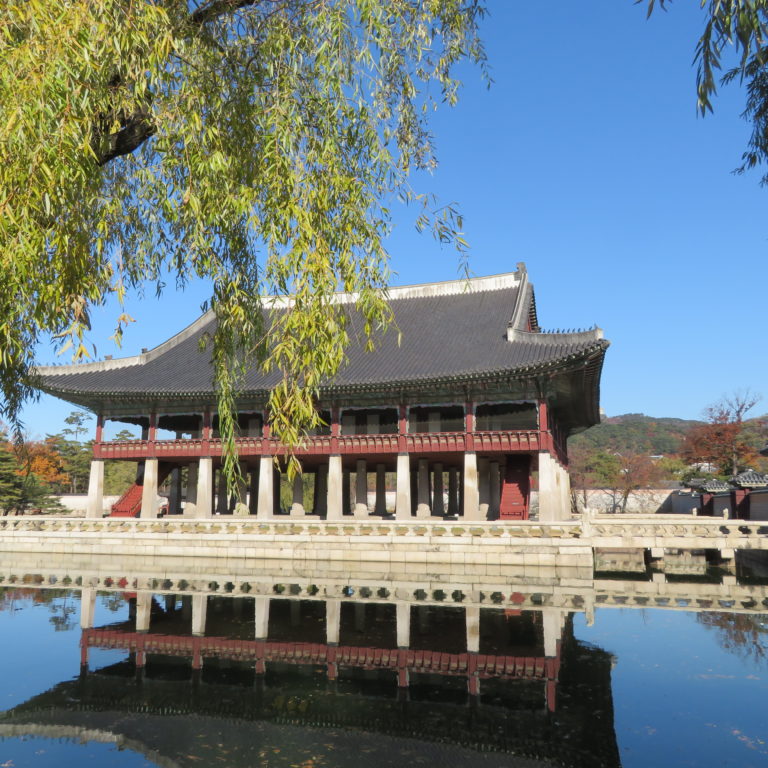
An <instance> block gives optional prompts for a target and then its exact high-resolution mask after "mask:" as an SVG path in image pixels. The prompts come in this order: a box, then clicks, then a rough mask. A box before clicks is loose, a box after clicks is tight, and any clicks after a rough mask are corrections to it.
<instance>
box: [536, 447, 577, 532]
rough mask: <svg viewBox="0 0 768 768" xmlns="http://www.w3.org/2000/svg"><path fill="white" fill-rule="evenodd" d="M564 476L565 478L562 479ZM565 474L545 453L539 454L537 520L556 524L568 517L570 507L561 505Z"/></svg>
mask: <svg viewBox="0 0 768 768" xmlns="http://www.w3.org/2000/svg"><path fill="white" fill-rule="evenodd" d="M563 475H565V477H563ZM566 478H567V473H566V472H565V471H564V470H563V469H562V467H560V466H559V465H558V463H557V462H556V461H555V459H554V458H553V457H552V456H551V455H550V454H549V453H548V452H547V451H541V452H540V453H539V520H541V521H542V522H556V521H558V520H567V519H568V518H569V517H570V506H566V505H564V503H563V486H564V483H565V481H566Z"/></svg>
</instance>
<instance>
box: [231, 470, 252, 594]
mask: <svg viewBox="0 0 768 768" xmlns="http://www.w3.org/2000/svg"><path fill="white" fill-rule="evenodd" d="M247 478H248V465H247V464H246V463H245V462H244V461H241V462H240V479H239V480H238V481H237V500H236V503H235V509H234V514H235V515H237V517H247V516H248V515H249V514H250V510H249V509H248V480H247ZM237 604H238V605H239V603H237Z"/></svg>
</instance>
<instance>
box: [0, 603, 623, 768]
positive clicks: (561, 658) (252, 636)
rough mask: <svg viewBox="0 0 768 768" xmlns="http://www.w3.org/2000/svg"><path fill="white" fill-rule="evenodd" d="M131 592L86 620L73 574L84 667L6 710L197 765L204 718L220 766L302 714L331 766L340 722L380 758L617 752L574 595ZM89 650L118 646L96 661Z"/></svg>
mask: <svg viewBox="0 0 768 768" xmlns="http://www.w3.org/2000/svg"><path fill="white" fill-rule="evenodd" d="M124 598H125V599H126V600H127V601H128V604H129V613H128V620H127V621H124V622H121V623H118V624H111V625H107V626H100V627H94V626H92V624H93V615H94V612H93V607H94V600H95V594H94V593H92V592H90V591H89V590H84V592H83V595H82V615H81V624H82V625H83V626H82V629H81V632H82V636H81V653H82V656H81V674H80V677H79V679H77V680H72V681H67V682H62V683H60V684H58V685H57V686H55V687H54V688H52V689H51V690H49V691H47V692H45V693H43V694H41V695H39V696H37V697H35V698H33V699H31V700H29V701H28V702H26V703H25V704H23V705H22V706H20V707H17V708H16V709H15V710H11V711H10V712H8V713H6V715H5V716H4V717H3V718H2V719H3V720H4V721H5V722H6V723H8V722H10V723H16V724H20V723H36V724H41V725H42V724H48V725H52V724H64V725H69V726H81V727H87V728H91V729H93V728H98V729H101V730H106V731H109V732H112V733H114V732H118V733H121V734H124V735H125V736H127V737H129V739H130V740H131V743H133V744H134V745H135V744H137V743H138V744H140V745H141V749H140V751H142V752H145V753H151V755H152V757H153V759H155V760H156V761H159V763H160V764H163V765H193V764H197V762H198V761H199V760H200V759H202V758H204V757H205V755H204V754H203V753H199V754H198V753H197V752H196V749H197V747H198V746H200V744H201V743H202V742H204V741H205V738H206V736H205V734H208V735H210V734H216V736H215V738H216V739H219V740H222V739H223V740H224V741H223V742H221V743H226V746H227V755H228V757H227V760H228V762H227V764H228V765H232V766H237V765H241V764H242V765H251V764H254V762H253V761H254V760H255V759H256V757H257V752H255V751H254V750H257V749H262V751H263V749H265V748H267V747H268V745H269V744H270V743H272V741H271V740H274V739H277V740H278V741H279V740H281V739H288V740H291V739H293V740H294V741H296V740H297V739H298V740H299V741H301V740H302V739H303V738H306V733H307V729H309V730H313V731H314V732H315V736H314V737H313V738H319V739H321V740H323V741H326V742H327V741H329V740H332V741H334V742H335V743H336V744H337V748H338V750H339V751H337V752H335V753H334V754H335V757H334V764H336V765H345V764H346V763H345V762H344V759H343V757H342V754H341V753H342V752H343V747H342V745H343V743H344V742H345V739H352V741H351V742H350V744H351V745H355V744H356V745H357V747H355V746H351V748H352V749H353V751H354V750H355V749H357V748H358V747H359V748H361V749H363V751H364V752H367V753H370V755H371V758H372V760H373V764H382V765H384V764H387V765H388V764H390V762H388V761H392V764H397V762H398V761H401V760H402V759H404V758H403V757H402V755H404V754H406V753H407V754H408V755H410V756H411V758H414V756H416V755H420V756H421V757H419V759H420V760H422V761H428V762H431V763H434V762H437V761H438V760H440V761H443V760H448V761H450V762H451V764H456V765H459V764H460V765H474V764H477V765H500V766H501V765H507V766H509V765H521V766H523V765H526V766H528V765H530V766H537V765H550V764H558V765H561V764H563V765H572V766H582V765H583V766H618V765H619V764H620V762H619V757H618V750H617V746H616V738H615V735H614V729H613V707H612V699H611V688H610V685H611V683H610V674H611V666H612V658H611V656H610V654H608V653H606V652H605V651H602V650H601V649H599V648H595V647H591V646H587V645H585V644H583V643H580V642H579V641H577V640H576V639H575V638H574V636H573V629H572V614H570V613H568V612H565V611H561V610H558V611H554V610H551V609H550V610H539V611H535V610H516V609H509V608H506V609H504V608H478V607H475V606H467V607H454V606H436V605H417V604H408V603H396V604H375V603H366V602H362V601H360V602H355V601H347V602H342V601H340V600H337V599H322V600H321V599H317V600H296V599H286V598H281V597H280V596H279V595H278V596H275V597H266V596H263V595H259V596H255V597H237V598H233V597H223V596H218V595H217V596H209V595H172V594H171V595H169V594H164V595H151V594H148V593H141V592H139V593H137V594H134V593H125V594H124ZM95 649H99V650H104V649H112V650H113V651H114V650H117V651H122V652H124V657H123V658H122V659H121V660H119V661H117V662H114V656H113V655H112V654H109V655H108V657H109V658H110V663H108V664H107V665H106V666H101V667H98V662H99V658H102V659H103V658H104V657H103V654H100V653H98V652H95ZM190 716H191V717H193V720H192V721H190ZM190 728H192V730H193V731H194V730H195V729H197V731H196V734H195V735H193V734H192V732H191V731H190ZM275 728H277V729H282V730H283V731H284V730H285V729H288V731H290V734H293V735H292V736H291V735H290V734H286V733H282V734H281V735H280V736H278V735H276V734H275V733H273V730H274V729H275ZM265 729H266V730H265ZM296 729H298V730H296ZM328 729H333V734H329V733H328ZM382 739H385V740H386V739H389V741H386V744H389V745H390V746H389V747H387V748H384V747H382V744H383V743H384V742H381V740H382ZM201 740H202V741H201ZM404 744H405V745H406V746H403V745H404ZM265 745H266V746H265ZM366 745H367V746H366ZM398 745H399V746H398ZM377 750H378V751H377ZM403 750H405V751H403ZM258 754H261V753H258ZM376 755H378V758H377V757H376ZM398 755H400V756H399V757H398ZM385 756H386V757H385ZM161 758H162V759H161ZM357 758H358V759H359V755H358V756H357ZM169 760H171V762H168V761H169ZM163 761H165V762H163ZM417 761H418V760H417ZM489 761H490V762H489Z"/></svg>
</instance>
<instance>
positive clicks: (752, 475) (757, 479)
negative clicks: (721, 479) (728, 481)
mask: <svg viewBox="0 0 768 768" xmlns="http://www.w3.org/2000/svg"><path fill="white" fill-rule="evenodd" d="M732 482H734V483H736V485H740V486H742V487H743V488H752V487H755V486H764V485H768V475H764V474H762V473H760V472H755V471H754V470H753V469H748V470H746V471H744V472H739V474H738V475H736V476H735V477H734V478H733V479H732Z"/></svg>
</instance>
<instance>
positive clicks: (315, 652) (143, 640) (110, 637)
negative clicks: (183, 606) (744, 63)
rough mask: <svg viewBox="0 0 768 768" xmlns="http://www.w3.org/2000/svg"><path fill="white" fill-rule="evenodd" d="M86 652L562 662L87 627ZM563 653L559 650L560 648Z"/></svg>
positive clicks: (532, 676)
mask: <svg viewBox="0 0 768 768" xmlns="http://www.w3.org/2000/svg"><path fill="white" fill-rule="evenodd" d="M80 643H81V646H82V647H83V648H107V649H122V650H126V651H129V652H133V653H137V654H146V653H157V654H163V655H166V656H181V657H192V658H205V657H206V656H214V657H219V658H226V659H236V660H243V661H245V660H248V661H250V660H253V661H257V660H258V661H266V662H270V661H272V662H285V663H292V664H335V665H341V666H345V667H358V668H362V669H391V670H399V669H408V670H410V671H411V672H431V673H438V674H441V675H457V676H461V677H464V676H466V675H472V676H474V677H478V678H481V679H482V678H491V677H499V678H517V679H527V680H547V679H555V678H556V677H557V674H558V671H559V663H558V662H559V659H558V658H557V657H552V658H548V657H545V656H502V655H496V654H475V653H466V652H465V653H443V652H441V651H420V650H413V649H410V648H400V649H397V648H372V647H360V646H344V645H340V646H333V645H326V644H324V643H303V642H278V641H274V640H233V639H230V638H226V637H191V636H189V635H152V634H146V633H143V632H125V631H122V630H115V629H84V630H83V634H82V637H81V640H80ZM558 653H559V646H558Z"/></svg>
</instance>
